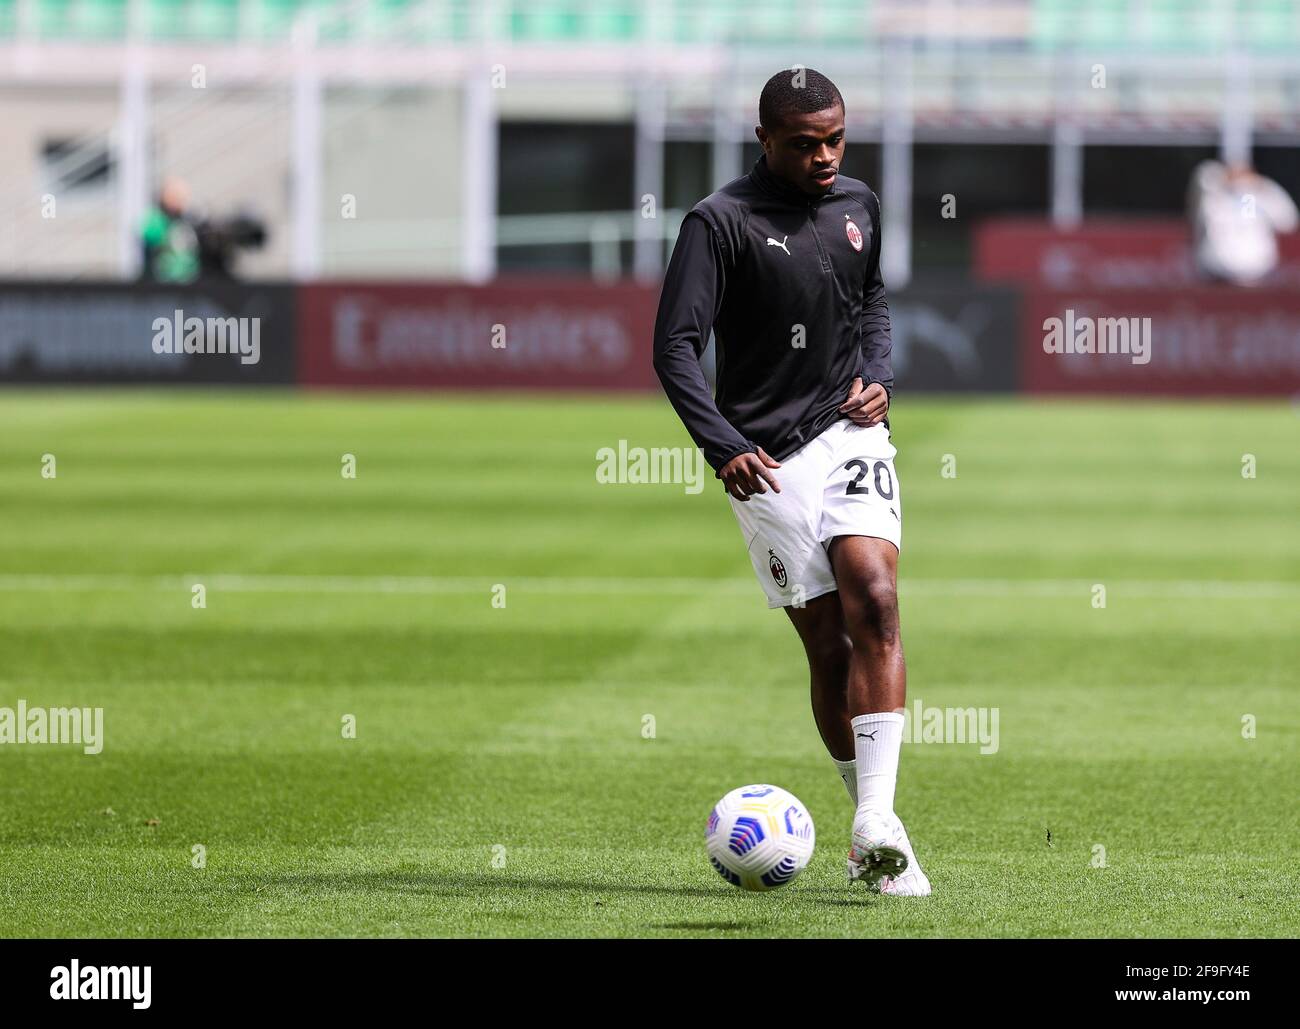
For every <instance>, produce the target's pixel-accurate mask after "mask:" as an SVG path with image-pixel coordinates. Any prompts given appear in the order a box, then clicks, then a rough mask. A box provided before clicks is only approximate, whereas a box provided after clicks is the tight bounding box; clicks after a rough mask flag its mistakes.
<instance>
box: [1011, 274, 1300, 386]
mask: <svg viewBox="0 0 1300 1029" xmlns="http://www.w3.org/2000/svg"><path fill="white" fill-rule="evenodd" d="M1021 311H1022V315H1021V348H1020V354H1021V375H1022V386H1023V388H1024V389H1025V390H1027V391H1029V392H1039V393H1064V392H1077V393H1162V394H1196V395H1205V396H1214V395H1220V396H1222V395H1237V396H1242V395H1247V394H1256V395H1267V394H1273V395H1279V394H1280V395H1288V394H1293V393H1300V293H1297V292H1295V291H1292V290H1276V289H1274V290H1262V289H1234V288H1232V287H1229V286H1215V287H1210V286H1205V287H1200V288H1197V289H1141V290H1138V289H1130V290H1110V289H1108V290H1095V289H1092V290H1090V289H1078V290H1032V289H1031V290H1028V291H1027V292H1026V293H1025V296H1024V301H1023V306H1022V308H1021Z"/></svg>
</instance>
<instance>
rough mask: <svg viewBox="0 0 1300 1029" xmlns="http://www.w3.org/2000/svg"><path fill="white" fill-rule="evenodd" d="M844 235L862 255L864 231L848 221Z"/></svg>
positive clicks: (845, 224)
mask: <svg viewBox="0 0 1300 1029" xmlns="http://www.w3.org/2000/svg"><path fill="white" fill-rule="evenodd" d="M844 235H846V236H848V237H849V243H850V244H851V245H852V247H853V249H854V250H856V251H858V252H859V253H861V252H862V230H861V229H859V228H858V227H857V226H856V225H854V224H853V222H851V221H846V222H845V223H844Z"/></svg>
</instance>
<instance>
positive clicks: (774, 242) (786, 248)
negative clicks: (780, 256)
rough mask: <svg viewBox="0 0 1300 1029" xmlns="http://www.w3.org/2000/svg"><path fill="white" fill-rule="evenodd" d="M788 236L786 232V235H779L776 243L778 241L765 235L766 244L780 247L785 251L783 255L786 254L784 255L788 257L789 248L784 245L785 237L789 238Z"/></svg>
mask: <svg viewBox="0 0 1300 1029" xmlns="http://www.w3.org/2000/svg"><path fill="white" fill-rule="evenodd" d="M789 238H790V236H789V235H788V234H787V235H784V236H782V237H781V242H780V243H778V242H777V241H776V240H774V239H773V238H772V237H771V236H768V237H767V245H768V246H770V247H780V248H781V249H782V250H784V251H785V255H786V257H789V256H790V250H789V248H788V247H786V245H785V241H786V240H787V239H789Z"/></svg>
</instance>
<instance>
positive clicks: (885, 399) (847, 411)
mask: <svg viewBox="0 0 1300 1029" xmlns="http://www.w3.org/2000/svg"><path fill="white" fill-rule="evenodd" d="M888 412H889V394H888V393H887V392H886V391H885V387H884V386H882V385H881V384H880V383H878V382H873V383H872V384H871V385H870V386H868V387H867V388H866V389H863V388H862V380H861V379H854V380H853V385H852V386H851V387H849V399H848V400H846V401H845V402H844V403H842V404H841V405H840V414H843V415H848V417H849V418H850V419H851V420H852V422H853V424H854V425H863V426H866V427H867V428H870V427H871V426H873V425H875V424H876V423H878V422H879V421H880V420H881V419H883V418H884V417H885V415H886V414H887V413H888Z"/></svg>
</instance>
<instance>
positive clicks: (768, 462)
mask: <svg viewBox="0 0 1300 1029" xmlns="http://www.w3.org/2000/svg"><path fill="white" fill-rule="evenodd" d="M780 467H781V462H780V461H773V460H772V459H771V458H770V457H768V456H767V451H765V450H764V449H763V448H762V447H759V448H758V453H757V454H737V455H736V456H735V457H733V458H732V459H731V460H730V461H728V462H727V463H726V464H724V465H723V466H722V470H721V471H720V472H718V478H719V479H721V480H722V483H723V485H724V486H726V487H727V492H728V493H730V494H731V495H732V496H733V497H735V498H736V499H737V500H748V499H749V498H750V497H752V496H753V495H754V494H755V493H766V492H767V486H764V485H763V483H767V484H768V486H771V487H772V492H774V493H780V492H781V485H780V483H778V482H777V481H776V476H775V475H773V474H772V473H771V472H769V471H768V469H769V468H780Z"/></svg>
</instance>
